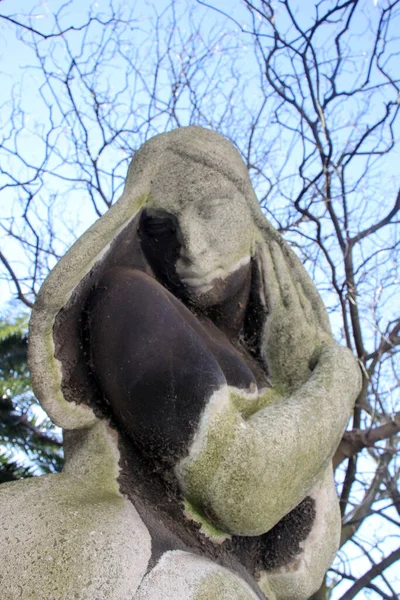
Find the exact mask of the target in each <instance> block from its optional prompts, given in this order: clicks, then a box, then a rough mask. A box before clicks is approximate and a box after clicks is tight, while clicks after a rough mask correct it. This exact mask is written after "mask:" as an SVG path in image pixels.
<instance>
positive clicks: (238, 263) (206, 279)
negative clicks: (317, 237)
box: [140, 156, 257, 307]
mask: <svg viewBox="0 0 400 600" xmlns="http://www.w3.org/2000/svg"><path fill="white" fill-rule="evenodd" d="M140 233H141V239H142V247H143V249H144V252H145V254H146V256H147V258H148V260H149V262H150V264H151V266H152V267H153V269H154V270H155V272H156V275H157V276H158V277H159V278H160V279H161V280H162V281H163V283H164V284H165V285H166V286H167V287H170V289H172V291H173V292H174V293H177V294H178V295H183V296H187V298H188V300H189V301H190V302H192V303H194V304H199V305H201V306H203V307H206V306H210V305H213V304H217V303H220V302H223V301H224V300H225V299H226V298H227V297H229V296H230V295H232V294H234V292H235V290H237V289H238V288H239V287H240V285H241V283H242V282H243V281H244V280H245V279H246V277H247V274H248V270H249V268H250V267H249V265H250V258H251V256H252V254H253V248H254V242H255V239H256V235H257V234H256V228H255V226H254V224H253V221H252V218H251V215H250V213H249V210H248V207H247V204H246V199H245V198H244V196H243V195H242V194H241V192H240V191H239V190H238V189H237V188H236V186H235V185H234V184H233V183H232V182H231V181H229V180H228V179H227V178H226V177H224V176H223V175H222V174H220V173H218V172H217V171H214V170H212V169H210V168H209V167H207V166H205V165H201V164H198V163H197V164H196V163H194V162H193V161H191V160H189V159H183V158H181V157H179V156H173V157H171V159H169V160H168V162H167V164H166V165H165V166H164V168H163V170H162V172H161V174H160V176H159V177H157V180H156V181H155V182H154V183H153V185H152V194H151V199H150V201H149V203H148V204H147V206H146V209H145V210H144V211H143V214H142V218H141V224H140Z"/></svg>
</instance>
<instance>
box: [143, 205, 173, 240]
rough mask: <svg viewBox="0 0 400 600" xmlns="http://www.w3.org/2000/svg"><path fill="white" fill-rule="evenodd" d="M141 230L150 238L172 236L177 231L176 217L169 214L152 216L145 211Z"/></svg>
mask: <svg viewBox="0 0 400 600" xmlns="http://www.w3.org/2000/svg"><path fill="white" fill-rule="evenodd" d="M139 229H140V230H141V231H142V232H144V233H145V234H146V235H148V236H150V237H158V236H162V235H172V234H174V233H175V232H176V229H177V223H176V217H174V215H171V214H169V213H161V214H160V213H156V214H152V213H149V211H147V210H143V212H142V215H141V218H140V224H139Z"/></svg>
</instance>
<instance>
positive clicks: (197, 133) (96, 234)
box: [29, 127, 330, 429]
mask: <svg viewBox="0 0 400 600" xmlns="http://www.w3.org/2000/svg"><path fill="white" fill-rule="evenodd" d="M177 156H178V157H182V160H188V159H189V160H191V161H194V162H195V163H197V164H202V165H204V166H206V167H208V168H210V169H211V170H212V171H213V172H215V173H216V175H217V174H219V175H220V176H221V175H222V176H223V177H224V178H227V179H228V180H229V181H230V182H232V183H233V184H234V185H235V187H236V188H237V190H238V191H239V192H240V193H241V194H242V196H243V197H244V198H245V201H246V205H247V207H248V210H249V213H250V217H251V220H252V222H253V223H254V227H255V229H256V230H257V231H258V232H259V235H258V236H257V237H258V239H259V240H260V244H261V245H262V246H263V252H264V255H267V256H268V255H269V254H270V245H271V243H276V244H279V246H280V248H281V251H282V254H283V257H284V260H285V262H286V267H287V270H288V272H289V273H290V275H291V277H292V279H293V281H295V282H298V283H299V284H301V285H302V289H303V290H304V292H305V295H306V296H307V297H308V301H309V303H310V305H311V306H312V309H313V310H314V312H315V314H316V315H317V320H318V322H319V324H320V326H321V328H322V329H323V330H324V331H326V332H327V333H329V331H330V329H329V323H328V318H327V315H326V312H325V308H324V306H323V303H322V301H321V299H320V297H319V295H318V292H317V290H316V288H315V286H314V284H313V283H312V281H311V280H310V278H309V277H308V275H307V273H306V271H305V269H304V267H303V266H302V264H301V263H300V261H299V260H298V258H297V257H296V256H295V254H294V253H293V252H292V251H291V250H290V248H289V247H288V246H287V244H286V243H285V242H284V241H283V240H282V238H281V237H280V235H279V234H278V233H277V232H276V231H275V229H274V228H273V227H272V226H271V225H270V223H269V222H268V221H267V220H266V219H265V217H264V215H263V213H262V211H261V209H260V207H259V204H258V201H257V198H256V195H255V193H254V191H253V188H252V185H251V182H250V179H249V176H248V173H247V169H246V167H245V165H244V163H243V161H242V159H241V156H240V154H239V152H238V151H237V150H236V149H235V148H234V146H233V145H232V144H231V143H230V142H229V141H228V140H227V139H225V138H224V137H223V136H221V135H220V134H218V133H215V132H213V131H211V130H208V129H204V128H202V127H183V128H180V129H176V130H174V131H171V132H168V133H163V134H161V135H158V136H155V137H154V138H152V139H150V140H149V141H148V142H146V143H145V144H144V145H143V146H142V147H141V148H140V149H139V150H138V151H137V152H136V154H135V156H134V158H133V160H132V162H131V164H130V166H129V170H128V175H127V179H126V184H125V188H124V192H123V194H122V197H121V198H120V199H119V200H118V201H117V202H116V204H115V205H114V206H113V207H112V208H111V209H110V210H109V211H108V212H107V213H106V214H105V215H104V216H103V217H101V218H100V219H99V220H98V221H96V222H95V223H94V224H93V225H92V226H91V227H90V228H89V229H88V230H87V231H86V232H85V233H84V234H83V235H82V236H81V237H80V238H79V239H78V240H77V241H76V242H75V243H74V244H73V246H72V247H71V248H70V250H69V251H68V252H67V253H66V254H65V256H64V257H63V258H62V259H61V260H60V261H59V263H58V264H57V265H56V266H55V268H54V269H53V270H52V271H51V272H50V274H49V276H48V277H47V279H46V281H45V282H44V283H43V285H42V288H41V290H40V292H39V294H38V297H37V301H36V303H35V306H34V308H33V311H32V318H31V323H30V351H29V364H30V370H31V375H32V384H33V388H34V391H35V393H36V396H37V397H38V399H39V401H40V402H41V404H42V406H43V408H44V409H45V410H46V412H47V413H48V414H49V416H50V417H51V418H52V420H53V421H54V422H55V423H56V424H57V425H59V426H61V427H63V428H64V429H79V428H84V427H88V426H90V425H92V424H94V423H95V422H96V420H97V417H96V416H95V413H94V411H93V408H92V406H93V386H92V385H88V381H89V380H88V374H87V366H86V364H85V363H86V362H87V360H85V351H84V347H82V327H81V320H82V311H83V310H84V306H85V302H86V299H87V296H88V294H89V292H90V289H91V288H92V286H93V284H94V282H95V281H96V277H98V276H99V274H101V273H102V272H104V269H105V265H108V267H109V266H110V265H115V264H121V263H123V264H125V265H127V264H129V265H130V266H136V267H139V268H142V269H143V270H145V269H146V266H145V265H144V264H143V259H140V257H139V258H138V259H137V260H138V261H139V263H140V260H142V264H139V263H138V262H136V264H135V263H134V260H133V258H132V233H131V235H130V241H129V244H130V245H129V244H128V239H127V232H129V231H131V230H130V229H129V228H130V226H132V221H133V220H134V219H135V217H136V216H137V215H138V213H139V212H140V211H141V209H142V208H143V207H145V206H146V205H147V204H148V203H150V202H151V194H152V186H153V184H154V182H156V181H157V178H158V177H159V176H160V174H162V175H165V170H166V169H167V164H168V161H169V160H170V159H171V157H177ZM227 227H229V224H228V225H227ZM128 246H129V248H130V249H129V251H128ZM136 248H137V249H138V246H136ZM139 254H140V249H139V252H138V255H139ZM262 264H264V267H265V268H262V270H263V271H264V272H263V277H262V278H263V280H264V281H263V285H264V287H265V288H267V289H268V285H269V282H268V272H267V271H268V268H267V267H266V266H265V265H266V264H267V263H266V262H265V261H264V263H263V262H262ZM273 294H274V291H273V290H269V296H270V297H271V295H272V297H273ZM267 308H268V307H267ZM261 345H262V342H261Z"/></svg>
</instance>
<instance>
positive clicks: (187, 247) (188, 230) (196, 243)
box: [180, 223, 211, 264]
mask: <svg viewBox="0 0 400 600" xmlns="http://www.w3.org/2000/svg"><path fill="white" fill-rule="evenodd" d="M181 236H182V242H183V243H182V246H181V253H180V256H181V259H182V261H183V263H185V264H186V263H196V262H197V260H198V259H199V258H201V257H203V256H204V255H206V254H207V253H209V252H210V250H211V247H210V241H209V240H208V238H207V235H206V231H205V230H204V227H201V225H200V224H198V223H194V224H191V225H190V226H187V227H184V228H181Z"/></svg>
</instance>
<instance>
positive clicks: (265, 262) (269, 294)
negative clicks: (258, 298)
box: [260, 245, 281, 312]
mask: <svg viewBox="0 0 400 600" xmlns="http://www.w3.org/2000/svg"><path fill="white" fill-rule="evenodd" d="M260 260H261V266H262V271H263V273H264V289H265V296H266V301H267V306H268V311H269V312H272V311H273V310H274V309H276V308H278V307H279V306H280V305H281V294H280V288H279V283H278V278H277V276H276V273H275V269H274V263H273V261H272V257H271V252H270V249H269V247H268V246H264V245H263V246H262V248H261V252H260Z"/></svg>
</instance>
